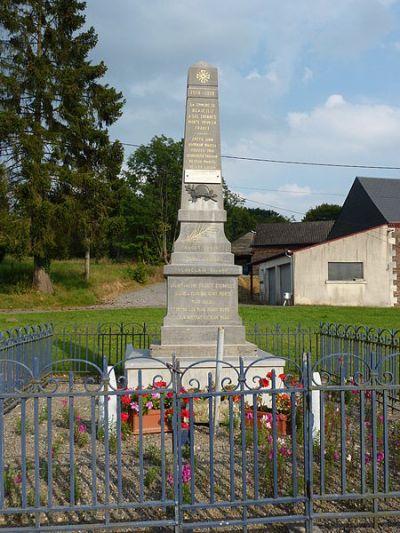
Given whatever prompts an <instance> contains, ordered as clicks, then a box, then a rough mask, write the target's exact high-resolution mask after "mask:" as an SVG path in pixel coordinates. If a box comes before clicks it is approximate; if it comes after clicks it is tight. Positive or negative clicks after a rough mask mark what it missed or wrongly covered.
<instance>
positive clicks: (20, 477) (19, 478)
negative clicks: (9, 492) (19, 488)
mask: <svg viewBox="0 0 400 533" xmlns="http://www.w3.org/2000/svg"><path fill="white" fill-rule="evenodd" d="M14 482H15V483H22V476H21V474H17V475H16V476H15V478H14Z"/></svg>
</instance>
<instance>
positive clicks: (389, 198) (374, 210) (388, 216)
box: [329, 177, 400, 239]
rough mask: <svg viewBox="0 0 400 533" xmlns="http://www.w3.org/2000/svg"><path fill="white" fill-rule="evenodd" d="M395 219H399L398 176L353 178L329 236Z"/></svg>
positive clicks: (360, 229)
mask: <svg viewBox="0 0 400 533" xmlns="http://www.w3.org/2000/svg"><path fill="white" fill-rule="evenodd" d="M396 222H400V179H387V178H362V177H361V178H356V179H355V180H354V182H353V185H352V186H351V189H350V191H349V194H348V195H347V197H346V200H345V202H344V204H343V207H342V210H341V212H340V214H339V216H338V218H337V220H336V222H335V224H334V226H333V228H332V231H331V232H330V234H329V238H330V239H331V238H337V237H341V236H344V235H349V234H350V233H357V232H359V231H364V230H366V229H369V228H373V227H374V226H378V225H380V224H390V223H396Z"/></svg>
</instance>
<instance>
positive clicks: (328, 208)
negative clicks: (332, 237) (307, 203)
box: [303, 204, 342, 222]
mask: <svg viewBox="0 0 400 533" xmlns="http://www.w3.org/2000/svg"><path fill="white" fill-rule="evenodd" d="M341 209H342V208H341V206H340V205H337V204H321V205H317V206H315V207H312V208H311V209H309V210H308V211H307V213H306V214H305V215H304V217H303V222H313V221H315V220H336V219H337V217H338V216H339V213H340V211H341Z"/></svg>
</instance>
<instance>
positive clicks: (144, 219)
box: [122, 135, 183, 262]
mask: <svg viewBox="0 0 400 533" xmlns="http://www.w3.org/2000/svg"><path fill="white" fill-rule="evenodd" d="M127 166H128V170H127V172H126V173H125V178H126V183H127V187H128V189H127V190H126V195H125V202H124V204H123V205H122V210H123V211H122V214H123V215H124V214H125V215H126V223H127V228H128V229H129V232H130V239H131V240H133V241H134V242H137V243H138V244H137V248H136V249H135V250H134V253H135V259H136V260H144V261H151V262H154V261H163V262H167V261H168V257H169V254H170V253H171V250H172V245H173V242H174V241H175V239H176V238H177V236H178V209H179V206H180V196H181V195H180V192H181V183H182V168H183V140H181V141H174V140H173V139H171V138H168V137H166V136H165V135H161V136H156V137H153V139H152V140H151V141H150V143H149V144H148V145H147V146H145V145H141V146H140V147H139V148H138V149H137V150H135V152H134V153H133V154H132V155H131V156H130V157H129V159H128V163H127ZM126 200H128V202H129V203H128V204H127V203H126ZM128 212H129V213H128ZM137 239H139V240H138V241H137Z"/></svg>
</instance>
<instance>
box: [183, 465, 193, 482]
mask: <svg viewBox="0 0 400 533" xmlns="http://www.w3.org/2000/svg"><path fill="white" fill-rule="evenodd" d="M191 479H192V471H191V470H190V464H188V463H185V464H184V465H183V467H182V482H183V483H189V481H190V480H191Z"/></svg>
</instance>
